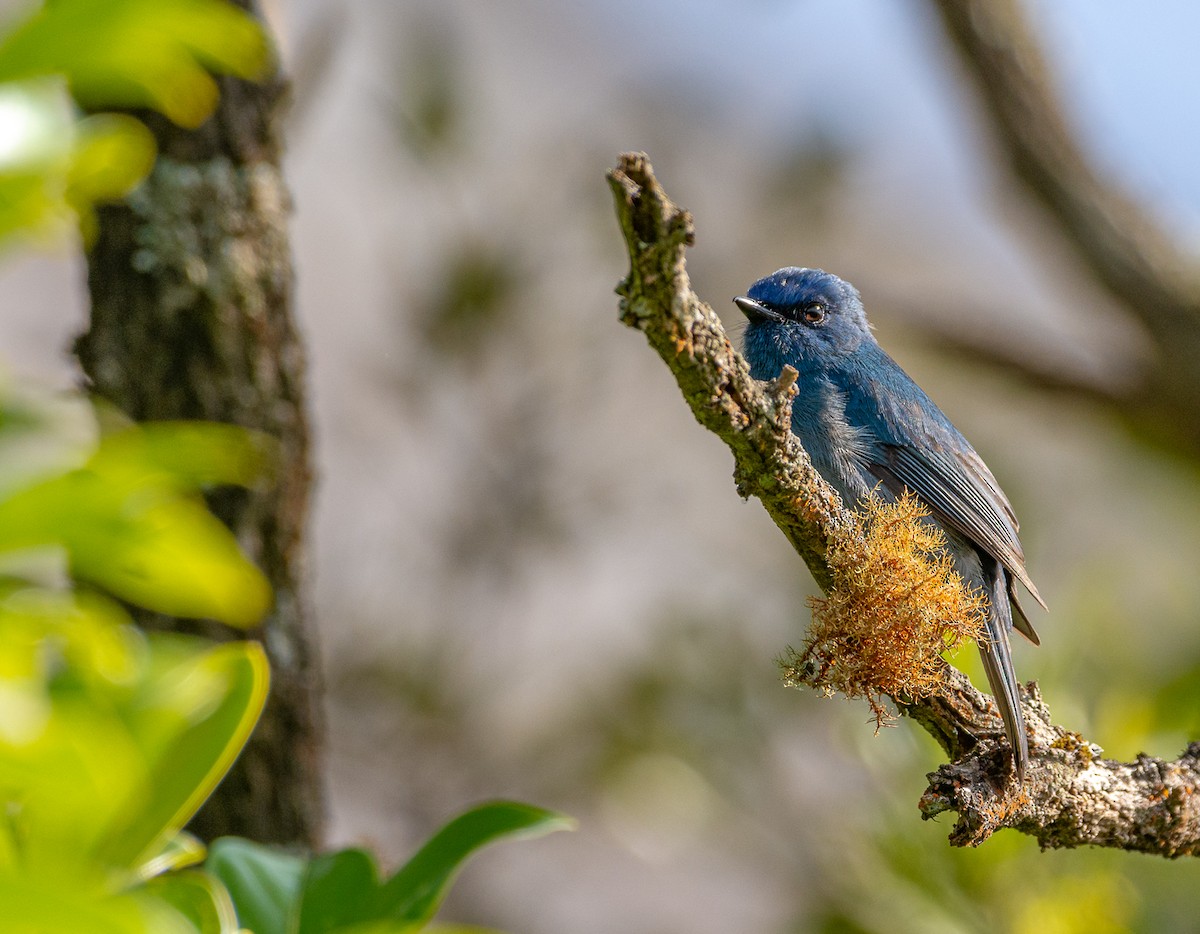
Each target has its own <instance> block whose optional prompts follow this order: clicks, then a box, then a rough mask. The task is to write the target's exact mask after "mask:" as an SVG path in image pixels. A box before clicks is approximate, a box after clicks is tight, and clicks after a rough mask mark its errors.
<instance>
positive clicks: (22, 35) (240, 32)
mask: <svg viewBox="0 0 1200 934" xmlns="http://www.w3.org/2000/svg"><path fill="white" fill-rule="evenodd" d="M268 61H269V50H268V46H267V40H266V36H265V35H264V34H263V32H262V30H261V28H260V27H259V26H258V24H257V23H256V22H255V21H254V20H253V19H252V18H251V17H250V16H249V15H247V14H246V13H244V12H242V11H241V10H239V9H237V8H236V7H233V6H231V5H230V4H228V3H226V2H225V0H55V2H52V3H45V4H43V5H40V6H36V7H34V8H33V10H32V11H30V12H29V13H28V14H27V15H25V16H24V18H22V19H21V20H19V21H18V22H16V23H14V24H10V26H9V28H8V30H7V31H6V33H5V35H4V36H3V38H2V39H0V241H3V240H8V239H13V238H16V237H18V236H19V237H23V238H26V239H41V240H51V239H56V238H58V237H60V236H62V235H63V233H64V232H65V231H66V230H67V229H69V225H70V224H71V222H72V221H73V220H74V219H76V218H78V219H79V221H80V222H81V224H82V227H83V235H84V239H85V241H87V240H90V239H91V238H92V237H93V236H94V234H95V219H94V217H93V213H92V211H93V206H94V205H95V204H97V203H100V202H103V201H108V200H113V199H115V198H119V197H121V196H123V195H125V194H127V193H128V192H129V191H130V190H131V189H132V188H133V187H134V186H135V185H136V184H137V183H138V182H139V181H140V180H141V179H142V178H143V177H144V176H145V175H146V174H147V173H148V172H149V171H150V168H151V166H152V165H153V163H154V152H155V145H154V139H153V136H152V135H151V134H150V132H149V130H147V129H146V127H145V126H143V125H142V124H141V123H140V122H138V121H137V120H135V119H133V118H132V117H128V116H125V115H121V114H94V115H91V116H87V115H85V114H84V113H83V111H82V110H81V109H80V108H83V109H86V110H97V109H102V108H107V107H129V108H132V107H146V108H150V109H153V110H157V111H159V112H160V113H162V114H164V115H165V116H167V117H168V118H170V119H171V120H173V121H174V122H175V123H178V124H179V125H181V126H185V127H195V126H199V125H200V124H201V123H203V122H204V120H205V119H207V117H208V116H209V114H211V113H212V110H213V108H214V107H215V106H216V102H217V84H216V82H215V81H214V79H213V77H212V75H211V74H210V73H209V72H210V71H216V72H227V73H229V74H233V75H237V76H240V77H246V78H250V77H255V76H257V75H260V74H262V73H263V72H264V70H265V68H266V67H267V64H268Z"/></svg>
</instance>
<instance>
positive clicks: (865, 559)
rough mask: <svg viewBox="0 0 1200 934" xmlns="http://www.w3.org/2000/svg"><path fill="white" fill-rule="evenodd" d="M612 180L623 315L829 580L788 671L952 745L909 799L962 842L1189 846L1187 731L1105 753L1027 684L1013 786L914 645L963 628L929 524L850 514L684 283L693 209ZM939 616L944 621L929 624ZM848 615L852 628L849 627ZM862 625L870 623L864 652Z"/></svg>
mask: <svg viewBox="0 0 1200 934" xmlns="http://www.w3.org/2000/svg"><path fill="white" fill-rule="evenodd" d="M608 181H609V184H610V186H611V188H612V191H613V195H614V198H615V201H616V211H617V219H618V222H619V223H620V226H621V231H622V234H623V235H624V238H625V243H626V246H627V247H628V250H629V259H630V273H629V276H628V277H627V278H626V279H625V280H624V281H622V282H621V283H620V285H619V286H618V287H617V293H618V294H619V295H620V296H621V303H620V306H621V320H622V321H623V322H625V323H626V324H628V325H629V326H630V327H634V328H637V329H638V330H640V331H642V332H643V333H644V334H645V335H646V338H647V340H648V341H649V342H650V345H651V346H652V347H653V348H654V349H655V350H657V351H658V354H659V356H660V357H662V359H663V361H664V362H665V363H666V364H667V366H668V368H669V369H670V370H671V372H672V373H673V374H674V375H675V378H676V380H677V381H678V383H679V388H680V390H681V392H682V393H683V397H684V399H685V400H686V401H687V403H688V405H689V407H690V408H691V410H692V413H693V414H694V415H695V416H696V419H697V420H698V421H699V422H700V423H701V424H702V425H704V426H705V427H706V428H708V429H709V430H711V431H712V432H714V433H715V434H716V435H717V436H718V437H720V438H721V439H722V440H723V441H724V442H725V443H726V444H727V445H728V446H729V449H730V451H731V452H732V453H733V458H734V479H735V481H736V484H737V489H738V492H739V493H740V494H741V495H742V496H743V497H749V496H755V497H757V498H758V499H759V500H760V501H761V502H762V504H763V506H764V508H765V509H766V510H767V512H768V514H769V515H770V516H771V518H772V519H773V520H774V522H775V524H776V525H777V526H779V528H780V530H781V531H782V532H783V533H784V536H785V537H786V538H787V539H788V541H789V542H790V543H791V544H792V547H793V548H795V550H796V551H797V552H798V553H799V555H800V556H801V557H802V558H803V559H804V561H805V563H806V564H807V565H808V567H809V569H810V570H811V571H812V574H813V577H814V578H816V581H817V583H818V584H819V585H820V586H821V588H822V589H823V590H825V591H826V594H827V599H826V600H825V601H824V602H823V603H822V604H820V606H821V612H822V613H824V614H825V619H824V622H823V623H822V620H821V619H820V614H818V615H819V619H818V626H817V627H816V628H815V629H814V632H813V634H812V635H810V637H809V642H808V647H807V648H806V649H805V651H804V652H803V653H801V654H798V655H797V656H796V659H795V661H796V664H795V665H793V666H792V668H791V669H790V671H789V672H788V676H789V677H790V679H791V680H792V681H795V682H801V683H804V684H807V685H810V686H813V687H817V688H824V689H831V688H832V689H837V690H842V691H844V692H846V693H851V694H854V693H857V694H860V695H864V696H866V697H867V698H868V699H869V700H872V701H873V702H874V703H877V699H878V698H879V697H882V696H887V697H890V698H891V699H892V700H893V701H894V702H895V704H896V707H897V709H898V710H899V711H900V713H902V714H904V715H906V716H909V717H911V718H912V719H913V720H915V721H916V722H918V723H920V724H921V725H922V726H923V727H924V728H925V729H926V730H927V731H928V732H929V733H930V734H931V735H932V736H933V737H934V738H935V739H936V740H937V741H938V743H939V744H940V745H941V746H942V748H943V749H944V750H945V751H946V753H947V755H949V756H950V758H951V760H952V762H951V763H950V764H948V765H944V766H942V767H941V768H939V769H938V770H937V771H936V772H934V773H932V774H931V775H930V776H929V779H930V784H929V788H928V789H927V790H926V792H925V793H924V795H922V797H921V802H920V809H921V813H922V816H923V817H925V818H931V817H935V816H937V815H938V814H941V813H944V812H946V811H955V812H957V813H958V815H959V816H958V821H957V824H956V826H955V828H954V831H953V832H952V834H951V838H950V839H951V842H952V843H955V844H957V845H975V844H978V843H980V842H982V841H983V840H984V839H986V838H987V837H988V836H990V835H991V834H992V833H993V832H995V831H996V830H999V829H1001V828H1004V827H1012V828H1015V829H1017V830H1020V831H1022V832H1023V833H1028V834H1030V835H1032V836H1034V837H1036V838H1037V839H1038V841H1039V842H1040V843H1041V844H1042V846H1044V847H1076V846H1083V845H1095V846H1111V847H1119V848H1122V849H1129V850H1140V851H1143V852H1151V853H1158V854H1161V855H1164V856H1170V857H1174V856H1180V855H1197V854H1200V795H1197V794H1195V791H1196V789H1197V788H1200V744H1196V745H1193V746H1192V747H1189V749H1188V750H1187V751H1186V752H1185V753H1184V755H1183V756H1181V757H1180V758H1179V759H1178V760H1176V761H1174V762H1164V761H1162V760H1158V759H1151V758H1149V757H1144V756H1143V757H1139V759H1138V761H1137V762H1135V763H1132V764H1125V763H1119V762H1114V761H1112V760H1107V759H1102V758H1100V753H1101V750H1100V748H1099V747H1098V746H1096V745H1095V744H1092V743H1089V742H1087V741H1086V740H1084V739H1083V738H1082V737H1080V736H1079V735H1078V734H1075V733H1071V732H1068V731H1066V730H1064V729H1063V728H1061V727H1058V726H1055V725H1054V724H1053V723H1052V722H1051V719H1050V712H1049V710H1048V709H1047V708H1046V706H1045V704H1043V703H1042V700H1041V696H1040V694H1039V693H1038V690H1037V686H1036V685H1035V684H1032V683H1031V684H1030V685H1028V686H1027V687H1026V688H1025V697H1024V703H1023V705H1022V706H1023V708H1024V711H1025V718H1026V721H1027V724H1028V728H1029V732H1030V734H1031V735H1030V756H1031V762H1030V766H1029V768H1028V769H1027V774H1026V780H1025V783H1024V785H1023V786H1021V787H1019V788H1018V787H1014V786H1013V785H1012V783H1011V777H1010V771H1009V768H1008V749H1007V745H1006V744H1005V740H1004V729H1003V724H1002V723H1001V722H1000V718H999V715H998V714H997V712H996V708H995V705H994V704H993V702H992V700H991V698H990V697H988V695H986V694H983V693H982V692H980V691H978V690H976V689H975V688H974V686H972V685H971V683H970V681H969V679H968V678H967V677H966V676H965V675H963V674H962V673H961V672H958V671H956V670H955V669H953V668H951V667H950V666H949V665H947V664H946V663H945V662H944V661H943V660H942V658H941V656H940V653H939V652H938V651H936V650H935V651H932V652H931V651H930V650H929V649H928V646H930V645H932V646H935V647H937V646H940V645H944V644H946V643H947V642H953V641H956V640H959V639H961V638H963V637H965V636H966V635H970V634H971V633H973V632H974V633H977V631H978V630H977V628H976V629H972V626H975V625H977V623H976V622H974V621H973V620H972V617H973V616H974V615H976V614H977V609H978V604H977V603H976V602H975V598H974V597H973V596H972V595H971V594H969V593H967V592H966V591H965V590H964V589H963V587H962V583H961V582H960V581H958V580H957V579H956V578H953V576H952V575H951V574H950V572H949V570H948V568H947V567H946V566H945V564H944V563H941V562H939V560H938V556H937V554H936V550H937V549H936V548H933V547H931V545H930V542H929V541H928V540H926V541H924V542H914V541H913V536H914V535H915V534H917V533H918V532H919V529H920V528H927V527H925V526H921V525H920V516H919V515H918V514H917V513H916V512H915V511H913V510H911V509H910V506H906V505H905V503H904V501H902V502H901V503H900V504H897V506H896V507H883V506H882V505H879V506H878V507H876V506H869V507H868V509H867V512H866V514H855V513H851V512H849V511H848V510H846V508H845V507H844V505H843V504H842V503H841V500H840V499H839V497H838V496H837V494H836V492H835V491H834V490H833V489H832V488H831V487H830V486H829V485H828V484H827V483H826V482H825V481H824V480H823V479H822V478H821V476H820V474H818V473H817V471H816V470H815V469H814V468H813V466H812V464H811V463H810V461H809V459H808V455H807V454H806V453H805V452H804V450H803V448H802V447H801V445H800V443H799V441H798V440H797V439H796V437H795V435H793V434H792V432H791V406H792V400H793V399H794V397H795V394H796V387H795V377H796V374H795V372H794V371H789V370H785V371H784V373H783V374H781V375H780V377H779V378H778V379H777V380H775V381H773V382H770V383H763V382H759V381H757V380H755V379H753V378H752V377H751V376H750V370H749V367H748V366H747V364H746V362H745V360H743V359H742V357H741V355H740V354H739V353H738V352H737V351H736V350H735V349H734V347H733V345H732V344H731V343H730V341H729V338H728V337H727V335H726V334H725V330H724V328H723V327H722V325H721V321H720V319H719V318H718V317H717V315H716V314H715V313H714V312H713V310H712V308H711V307H709V306H708V305H707V304H705V303H704V302H702V301H701V300H700V299H699V298H698V297H697V296H696V294H695V293H694V292H693V291H692V289H691V285H690V282H689V280H688V276H687V270H686V266H685V259H684V252H685V250H686V248H687V247H688V246H689V245H691V243H692V242H693V240H694V237H695V226H694V223H693V220H692V217H691V215H690V214H689V213H688V212H687V211H684V210H681V209H679V208H677V207H676V206H675V205H674V204H673V203H672V202H671V201H670V199H669V198H668V197H667V196H666V193H665V192H664V191H663V189H662V187H661V186H660V185H659V183H658V181H657V179H656V178H655V177H654V173H653V169H652V168H651V166H650V162H649V160H648V158H647V157H646V156H645V155H644V154H642V153H626V154H624V155H622V156H621V158H620V162H619V164H618V166H617V167H616V168H615V169H614V170H612V171H611V172H609V173H608ZM897 508H898V509H899V511H896V509H897ZM888 509H891V510H893V511H891V512H889V511H887V510H888ZM906 509H907V510H909V513H908V515H907V518H906V516H905V515H904V512H905V510H906ZM906 541H907V542H908V543H907V544H905V542H906ZM934 544H936V543H934ZM889 561H890V562H893V563H892V564H890V565H889V564H888V562H889ZM889 568H890V569H891V570H889ZM892 574H895V575H896V576H895V577H892V576H891V575H892ZM906 581H907V583H906ZM926 585H929V586H926ZM880 607H882V608H883V609H882V610H881V609H880ZM863 615H876V616H877V618H876V619H875V620H873V621H872V620H863V619H860V618H859V617H860V616H863ZM904 620H907V622H904ZM898 621H900V622H898ZM948 622H949V623H950V624H953V628H952V629H950V630H945V629H942V628H939V627H940V626H943V625H946V624H947V623H948ZM851 624H853V625H858V626H863V627H864V628H863V629H862V631H861V632H859V633H858V634H857V635H856V634H854V633H853V632H851V633H850V635H849V636H847V635H846V633H847V632H848V630H847V629H846V628H845V627H846V626H848V625H851ZM896 626H901V627H908V628H907V630H903V634H904V635H905V639H903V640H901V641H906V640H907V638H908V636H913V637H914V638H917V637H919V638H921V639H924V640H927V641H926V642H924V646H925V647H920V648H916V649H914V650H913V651H912V652H911V653H910V654H909V655H906V654H905V652H908V649H907V648H905V649H904V651H900V650H899V649H898V648H897V646H898V645H899V643H897V642H893V643H892V648H891V649H890V650H886V651H882V652H881V651H879V648H880V646H885V648H886V638H887V637H890V636H895V635H896V634H897V633H898V632H900V631H901V630H897V629H896V628H895V627H896ZM823 627H824V628H823ZM917 630H920V632H918V631H917ZM864 635H865V637H866V639H867V641H868V642H870V641H871V640H874V641H873V642H872V643H871V648H870V650H868V651H864V650H863V644H864ZM851 656H857V657H856V658H852V657H851ZM897 656H899V658H900V660H899V661H897ZM864 664H865V667H864ZM848 665H849V666H850V668H851V670H852V677H847V676H846V674H845V671H844V669H845V668H846V666H848ZM906 679H907V680H906Z"/></svg>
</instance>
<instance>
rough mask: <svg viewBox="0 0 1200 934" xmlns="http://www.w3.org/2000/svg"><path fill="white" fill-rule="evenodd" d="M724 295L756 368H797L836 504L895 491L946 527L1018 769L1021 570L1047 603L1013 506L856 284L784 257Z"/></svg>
mask: <svg viewBox="0 0 1200 934" xmlns="http://www.w3.org/2000/svg"><path fill="white" fill-rule="evenodd" d="M734 303H735V304H736V305H737V306H738V308H740V309H741V311H742V313H743V314H745V316H746V318H747V319H749V325H748V326H747V328H746V332H745V337H744V347H745V355H746V359H747V361H748V362H749V363H750V372H751V374H752V375H753V376H754V377H755V378H756V379H764V380H765V379H774V378H775V377H777V376H778V375H779V373H780V372H781V370H782V369H783V367H784V365H785V364H791V365H792V366H793V367H795V368H796V371H797V372H798V373H799V378H798V379H797V381H796V386H797V390H798V391H797V395H796V400H795V402H794V404H793V408H792V431H793V432H794V433H795V434H796V435H797V437H799V439H800V442H801V444H803V445H804V449H805V450H806V451H807V452H808V454H809V457H811V458H812V462H813V466H814V467H816V468H817V470H818V471H819V472H820V474H821V476H823V477H824V478H825V479H826V480H827V481H828V482H829V483H830V485H832V486H833V488H834V489H836V490H837V491H838V493H839V494H841V497H842V499H843V501H844V502H845V503H846V505H847V506H850V507H853V506H855V505H856V504H858V503H859V502H861V501H862V500H863V499H865V498H866V497H868V496H869V495H870V494H871V492H872V491H874V490H878V492H879V493H880V494H881V495H883V496H884V497H888V498H894V497H898V496H900V495H901V494H902V493H903V492H904V491H905V490H907V491H910V492H911V493H912V494H914V495H915V496H917V498H918V499H919V500H920V501H921V502H922V503H923V504H924V506H925V507H926V509H928V511H929V514H930V516H931V519H932V521H934V522H935V523H936V524H937V525H938V526H939V527H940V528H941V530H942V531H943V532H944V533H945V536H946V539H947V542H948V552H949V554H950V557H951V559H952V560H953V562H954V567H955V570H956V571H957V572H958V574H959V576H960V577H961V578H962V579H963V580H964V581H965V582H966V583H967V584H968V585H970V584H974V585H975V586H977V587H978V588H980V590H982V592H983V593H984V595H985V596H986V597H987V601H988V615H987V619H986V636H985V638H984V640H983V641H982V642H981V643H980V646H979V650H980V654H981V655H982V656H983V667H984V669H985V670H986V671H987V677H988V684H989V685H991V689H992V693H993V695H995V698H996V702H997V704H998V706H999V708H1000V715H1001V718H1002V719H1003V721H1004V732H1005V734H1006V735H1007V737H1008V741H1009V744H1010V745H1011V746H1012V749H1013V761H1014V765H1015V767H1016V771H1017V775H1018V777H1021V776H1023V775H1024V772H1025V765H1026V763H1027V762H1028V760H1029V746H1028V742H1027V740H1026V738H1025V718H1024V716H1023V714H1022V712H1021V702H1020V698H1019V696H1018V694H1017V676H1016V673H1015V672H1014V671H1013V663H1012V652H1011V650H1010V647H1009V640H1008V634H1009V632H1011V631H1012V629H1013V626H1014V623H1015V625H1016V628H1017V629H1018V630H1019V631H1020V632H1021V633H1023V634H1024V635H1025V636H1026V637H1028V638H1029V640H1030V641H1031V642H1033V643H1034V645H1037V644H1038V641H1039V640H1038V637H1037V633H1036V632H1034V630H1033V627H1032V626H1031V625H1030V624H1029V620H1028V619H1027V618H1026V616H1025V613H1024V612H1023V611H1022V609H1021V606H1020V604H1019V603H1018V602H1017V592H1016V582H1017V581H1020V582H1021V583H1022V584H1023V585H1024V586H1025V588H1026V589H1027V590H1028V591H1029V592H1030V594H1032V595H1033V598H1034V599H1035V600H1037V602H1038V603H1039V604H1041V606H1042V607H1043V608H1045V606H1046V604H1045V602H1044V601H1043V600H1042V598H1041V596H1040V595H1039V594H1038V592H1037V588H1036V587H1034V585H1033V581H1031V580H1030V579H1029V575H1028V573H1027V572H1026V570H1025V556H1024V554H1023V552H1022V551H1021V543H1020V541H1019V540H1018V539H1017V529H1018V525H1017V517H1016V516H1015V515H1014V514H1013V509H1012V506H1011V505H1010V504H1009V502H1008V499H1007V498H1006V497H1005V496H1004V493H1003V491H1002V490H1001V489H1000V485H999V484H998V483H997V482H996V478H995V477H993V476H992V473H991V471H990V470H988V468H987V465H986V464H984V462H983V459H982V458H981V457H980V456H979V455H978V454H976V453H975V449H974V448H972V447H971V445H970V444H969V443H968V442H967V439H966V438H964V437H963V436H962V435H961V434H960V433H959V431H958V429H956V428H955V427H954V426H953V425H952V424H950V420H949V419H948V418H946V416H945V415H944V414H942V411H941V409H939V408H938V407H937V406H936V405H934V404H933V402H932V400H930V398H929V397H928V396H927V395H925V393H924V392H923V391H922V390H921V388H920V387H919V386H918V385H917V384H916V383H914V382H913V381H912V379H911V378H910V377H909V376H908V374H907V373H905V372H904V371H903V370H902V369H901V368H900V366H899V365H898V364H897V363H896V361H894V360H893V359H892V358H891V357H889V356H888V355H887V353H885V352H884V350H883V348H882V347H880V346H879V344H878V343H877V342H876V341H875V337H874V335H872V333H871V326H870V324H868V322H867V314H866V311H864V309H863V304H862V299H861V298H859V294H858V291H857V290H856V289H855V288H854V286H852V285H850V283H848V282H845V281H843V280H842V279H839V278H838V277H837V276H834V275H831V274H830V273H827V272H824V271H822V270H820V269H801V268H798V267H794V266H789V267H787V268H786V269H780V270H779V271H778V272H774V273H772V274H771V275H769V276H767V277H765V278H763V279H759V280H758V281H757V282H755V283H754V284H753V285H752V286H750V289H749V291H748V292H747V293H746V296H745V297H739V298H735V299H734Z"/></svg>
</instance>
